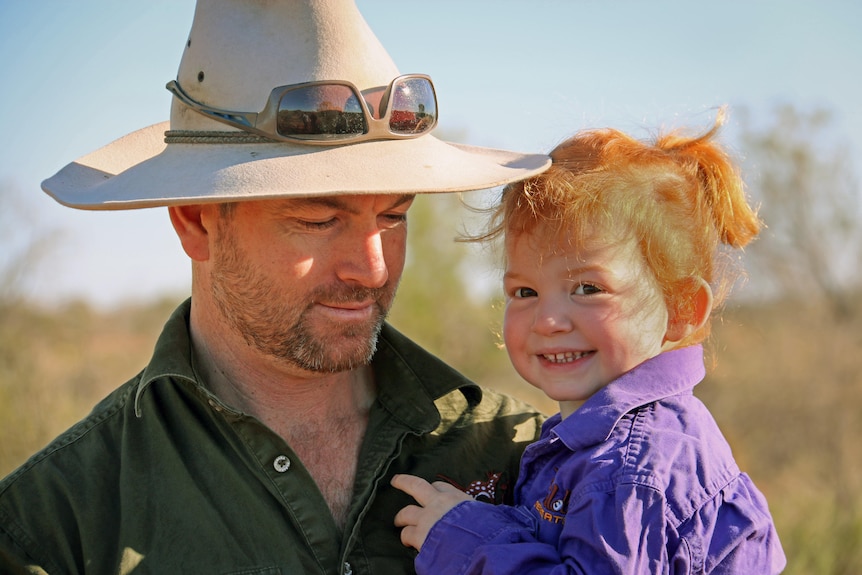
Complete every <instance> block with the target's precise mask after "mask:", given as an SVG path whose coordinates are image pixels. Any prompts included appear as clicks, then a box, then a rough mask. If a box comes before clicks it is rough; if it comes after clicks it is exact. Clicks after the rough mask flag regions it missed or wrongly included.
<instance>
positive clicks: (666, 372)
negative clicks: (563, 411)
mask: <svg viewBox="0 0 862 575" xmlns="http://www.w3.org/2000/svg"><path fill="white" fill-rule="evenodd" d="M705 375H706V369H705V368H704V365H703V347H702V346H701V345H693V346H690V347H684V348H681V349H675V350H672V351H666V352H664V353H660V354H659V355H657V356H655V357H653V358H651V359H648V360H647V361H645V362H643V363H642V364H640V365H639V366H637V367H635V368H634V369H632V370H631V371H628V372H626V373H624V374H623V375H621V376H620V377H618V378H617V379H615V380H614V381H612V382H610V383H609V384H608V385H606V386H605V387H603V388H602V389H600V390H599V391H597V392H596V393H595V394H593V396H592V397H590V398H589V399H588V400H587V401H586V402H584V404H583V405H582V406H581V407H580V408H578V410H577V411H576V412H575V413H573V414H572V415H570V416H569V417H567V418H566V419H565V420H564V421H562V423H560V420H559V415H557V416H555V417H554V418H552V419H551V420H549V421H548V423H547V425H548V426H554V424H557V425H556V426H554V427H553V430H552V433H554V434H555V435H556V436H558V437H559V438H560V440H561V441H562V442H563V443H564V444H565V445H566V446H567V447H568V448H569V449H571V450H576V449H582V448H584V447H587V446H590V445H595V444H597V443H601V442H602V441H605V440H606V439H607V438H608V437H610V434H611V432H612V431H613V429H614V427H615V426H616V424H617V422H618V421H619V420H620V418H622V417H623V416H624V415H625V414H626V413H628V412H630V411H632V410H633V409H635V408H638V407H641V406H643V405H647V404H649V403H653V402H655V401H658V400H660V399H663V398H665V397H670V396H672V395H677V394H679V393H683V392H686V391H690V390H691V389H693V388H694V386H695V385H697V384H698V383H699V382H700V381H701V380H702V379H703V378H704V376H705Z"/></svg>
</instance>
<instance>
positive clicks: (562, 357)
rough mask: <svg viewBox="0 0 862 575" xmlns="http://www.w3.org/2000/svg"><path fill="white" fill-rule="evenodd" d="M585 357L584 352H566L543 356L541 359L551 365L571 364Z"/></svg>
mask: <svg viewBox="0 0 862 575" xmlns="http://www.w3.org/2000/svg"><path fill="white" fill-rule="evenodd" d="M585 355H587V353H586V352H578V353H575V352H572V351H567V352H565V353H549V354H543V357H544V358H545V359H547V360H548V361H550V362H552V363H571V362H573V361H575V360H578V359H581V358H582V357H584V356H585Z"/></svg>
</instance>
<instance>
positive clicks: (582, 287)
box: [574, 282, 602, 295]
mask: <svg viewBox="0 0 862 575" xmlns="http://www.w3.org/2000/svg"><path fill="white" fill-rule="evenodd" d="M597 293H602V288H600V287H598V286H596V285H593V284H588V283H583V282H581V283H579V284H578V285H577V286H576V287H575V291H574V294H575V295H595V294H597Z"/></svg>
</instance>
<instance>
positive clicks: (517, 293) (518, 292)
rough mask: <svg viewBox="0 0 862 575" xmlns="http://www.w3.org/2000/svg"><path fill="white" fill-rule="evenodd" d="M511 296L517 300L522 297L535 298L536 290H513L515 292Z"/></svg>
mask: <svg viewBox="0 0 862 575" xmlns="http://www.w3.org/2000/svg"><path fill="white" fill-rule="evenodd" d="M512 295H513V296H515V297H517V298H524V297H536V295H538V294H536V290H534V289H531V288H526V287H520V288H515V291H513V292H512Z"/></svg>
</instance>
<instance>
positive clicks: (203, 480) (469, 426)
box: [0, 301, 543, 575]
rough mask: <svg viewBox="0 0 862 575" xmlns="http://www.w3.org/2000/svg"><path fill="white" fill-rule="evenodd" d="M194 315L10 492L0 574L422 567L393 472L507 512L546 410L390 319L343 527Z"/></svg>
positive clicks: (185, 310)
mask: <svg viewBox="0 0 862 575" xmlns="http://www.w3.org/2000/svg"><path fill="white" fill-rule="evenodd" d="M189 309H190V302H188V301H187V302H186V303H184V304H183V305H182V306H181V307H180V308H179V309H178V310H177V311H176V312H175V313H174V314H173V316H172V317H171V319H170V320H169V321H168V323H167V325H166V326H165V329H164V331H163V333H162V335H161V336H160V338H159V340H158V343H157V344H156V348H155V352H154V354H153V358H152V360H151V361H150V363H149V365H147V367H146V368H145V369H144V370H143V371H142V372H141V373H140V374H139V375H138V376H136V377H135V378H133V379H132V380H131V381H129V382H128V383H126V384H125V385H123V386H122V387H120V388H118V389H117V390H116V391H114V392H113V393H112V394H111V395H109V396H108V397H107V398H106V399H105V400H103V401H102V402H101V403H99V404H98V405H97V406H96V407H95V409H94V410H93V412H92V413H91V414H90V415H89V416H88V417H87V418H86V419H84V420H83V421H81V422H80V423H78V424H76V425H75V426H73V427H72V428H71V429H69V430H68V431H67V432H65V433H64V434H63V435H61V436H60V437H59V438H57V439H56V440H55V441H53V442H52V443H51V444H50V445H49V446H48V447H46V448H45V449H44V450H42V451H41V452H39V453H38V454H36V455H34V456H33V457H32V458H30V460H29V461H27V462H26V463H25V464H24V465H23V466H22V467H20V468H19V469H18V470H16V471H15V472H13V473H12V474H11V475H9V476H8V477H6V478H5V479H4V480H3V481H2V482H0V573H3V574H4V575H8V574H14V573H50V574H52V575H53V574H60V573H105V574H108V573H110V574H112V575H113V574H117V573H133V574H135V575H138V574H143V573H160V574H165V573H167V574H171V573H205V574H214V573H222V574H228V573H233V574H240V573H241V574H246V575H250V574H270V573H273V574H274V573H283V574H298V573H326V574H336V573H338V574H345V575H346V574H350V573H352V574H353V575H364V574H375V575H397V574H400V573H413V572H414V571H413V558H414V556H415V553H414V552H413V551H411V550H410V549H408V548H406V547H404V546H403V545H402V544H401V541H400V538H399V537H400V533H399V529H397V528H396V527H395V526H394V525H393V518H394V516H395V513H396V512H397V511H398V510H399V509H401V508H402V507H403V506H404V505H407V504H408V503H410V502H411V501H410V499H409V498H408V496H406V495H405V494H403V493H401V492H400V491H398V490H396V489H394V488H392V487H391V486H390V485H389V479H390V478H391V477H392V476H393V475H394V474H395V473H413V474H416V475H420V476H422V477H425V478H426V479H428V480H438V479H443V480H447V481H450V482H452V483H453V484H455V485H458V486H460V487H461V488H463V489H465V490H467V491H468V492H469V493H471V494H473V495H474V496H477V497H478V498H487V499H494V500H495V501H496V502H504V501H505V502H509V497H508V495H509V494H511V491H512V489H513V488H514V481H515V476H516V474H517V470H518V460H519V458H520V455H521V452H522V450H523V449H524V447H525V446H526V445H527V443H529V442H530V441H532V440H534V439H535V438H536V437H537V436H538V434H539V432H540V425H541V423H542V419H543V418H542V416H541V415H539V414H537V413H536V412H535V411H534V410H532V409H530V408H529V407H528V406H526V405H524V404H522V403H520V402H518V401H517V400H514V399H512V398H509V397H507V396H504V395H501V394H498V393H495V392H492V391H488V390H485V389H480V388H479V387H478V386H476V385H475V384H473V383H471V382H470V381H468V380H467V379H465V378H464V377H463V376H462V375H460V374H459V373H458V372H456V371H455V370H453V369H452V368H451V367H449V366H447V365H446V364H444V363H443V362H441V361H440V360H439V359H437V358H436V357H434V356H433V355H431V354H429V353H428V352H426V351H424V350H423V349H422V348H420V347H419V346H417V345H416V344H415V343H413V342H411V341H410V340H409V339H407V338H406V337H404V336H403V335H401V334H400V333H398V332H397V331H396V330H395V329H393V328H392V327H391V326H388V325H387V326H384V328H383V331H382V333H381V338H380V341H379V344H378V350H377V353H376V354H375V355H374V359H373V361H372V367H373V370H374V377H375V381H376V383H377V388H378V397H377V399H376V401H375V403H374V406H373V408H372V411H371V414H370V417H369V423H368V430H367V432H366V436H365V438H364V441H363V443H362V447H361V450H360V454H359V461H358V464H357V472H356V481H355V485H354V487H353V498H352V503H351V506H350V511H349V514H348V518H347V523H346V526H345V529H344V531H341V530H340V529H339V528H338V527H337V526H336V524H335V522H334V521H333V519H332V516H331V514H330V512H329V508H328V506H327V504H326V502H325V500H324V499H323V496H322V495H321V493H320V491H319V490H318V488H317V486H316V484H315V483H314V481H313V480H312V478H311V476H310V475H309V473H308V471H307V470H306V469H305V467H304V466H303V464H302V462H301V461H300V460H299V458H298V457H297V456H296V454H295V453H294V452H293V451H292V450H291V448H290V446H289V445H288V444H287V443H286V442H285V441H284V440H283V439H282V438H281V437H279V436H278V435H276V434H275V433H274V432H272V431H271V430H270V429H269V428H267V427H266V426H265V425H263V424H262V423H261V422H260V421H258V420H257V419H255V418H254V417H252V416H250V415H247V414H244V413H241V412H238V411H236V410H234V409H232V408H231V407H229V406H227V405H225V404H224V403H222V402H221V401H219V399H218V398H217V397H215V396H214V395H212V394H211V393H210V392H209V391H208V390H207V389H206V387H205V386H204V385H203V384H202V383H201V382H200V381H199V379H198V378H197V376H196V374H195V372H194V370H193V369H192V363H191V342H190V339H189V327H188V315H189Z"/></svg>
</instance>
